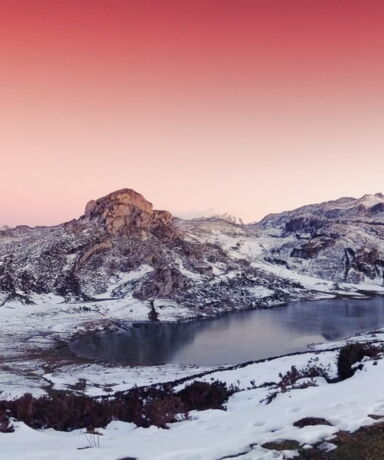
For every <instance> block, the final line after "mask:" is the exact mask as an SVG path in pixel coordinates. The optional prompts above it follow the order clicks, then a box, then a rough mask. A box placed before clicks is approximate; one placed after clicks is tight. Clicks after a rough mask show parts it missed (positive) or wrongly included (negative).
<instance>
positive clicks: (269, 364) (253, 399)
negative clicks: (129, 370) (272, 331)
mask: <svg viewBox="0 0 384 460" xmlns="http://www.w3.org/2000/svg"><path fill="white" fill-rule="evenodd" d="M353 340H354V341H360V342H363V341H367V342H378V343H382V342H384V331H377V332H376V333H371V334H366V335H363V336H359V337H354V338H353ZM344 344H345V341H343V342H337V343H333V344H329V343H328V344H326V345H323V346H320V347H316V348H315V349H313V350H311V351H308V352H305V353H302V354H296V355H292V356H284V357H279V358H274V359H271V360H267V361H263V362H257V363H250V364H246V365H242V366H238V367H237V368H233V367H232V368H226V369H219V370H216V371H215V370H213V371H212V370H211V371H208V373H207V374H206V375H205V376H203V377H199V378H198V380H205V381H211V380H220V381H223V382H226V383H227V384H228V385H231V384H232V385H236V386H237V387H238V388H239V389H240V390H241V391H239V392H237V393H235V394H234V395H233V396H232V397H230V399H229V401H228V404H227V410H226V411H223V410H207V411H201V412H196V411H193V412H191V413H190V418H189V419H188V420H183V421H179V422H177V423H173V424H170V425H169V429H159V428H155V427H151V428H137V427H136V426H135V425H133V424H131V423H123V422H119V421H114V422H112V423H110V424H109V425H108V426H107V427H106V428H105V429H100V430H99V432H100V433H101V435H87V434H86V433H85V431H84V430H75V431H72V432H69V433H64V432H57V431H54V430H51V429H49V430H33V429H31V428H29V427H28V426H26V425H25V424H23V423H21V422H17V421H15V422H14V426H15V432H14V433H7V434H0V458H4V459H7V460H8V459H9V460H16V459H17V460H23V459H25V460H26V459H28V460H44V459H46V460H48V459H49V460H51V459H53V458H56V459H60V460H71V459H94V460H98V459H100V460H117V459H122V458H127V457H128V458H129V457H133V458H137V459H139V460H153V459H158V460H176V459H177V460H210V459H211V460H217V459H224V458H238V459H242V460H245V459H248V460H249V459H284V458H290V457H292V456H294V455H295V451H292V450H291V451H280V452H279V451H275V450H269V449H266V448H263V447H262V445H263V444H265V443H267V442H276V441H283V440H295V441H297V442H298V443H299V444H300V445H301V446H302V447H309V446H310V445H314V444H316V443H319V442H323V443H324V444H323V447H324V448H325V449H330V448H332V438H333V437H334V435H335V433H337V432H338V431H340V430H345V431H350V432H352V431H354V430H356V429H358V428H359V427H360V426H364V425H371V424H373V423H375V422H376V421H377V420H375V419H374V418H372V417H370V415H374V416H383V418H384V394H383V390H382V381H383V380H384V360H383V359H381V358H380V357H379V358H378V359H376V360H372V359H371V360H365V361H364V362H363V367H362V369H361V370H358V371H357V372H356V373H355V375H354V376H353V377H351V378H349V379H347V380H344V381H342V382H339V383H327V381H326V380H325V379H323V378H320V377H317V378H314V379H308V378H305V379H302V380H301V381H299V382H298V383H300V384H304V385H300V386H303V387H304V388H301V389H290V390H289V391H285V392H281V391H280V392H279V393H278V394H277V396H276V397H275V398H274V399H273V400H272V401H271V402H270V403H269V404H268V403H267V402H266V401H265V399H266V398H267V396H268V395H270V394H271V392H273V390H274V389H276V384H277V383H278V382H279V381H280V380H281V377H279V374H283V375H284V374H285V373H286V372H287V371H289V370H290V369H291V366H296V367H297V368H298V369H300V368H303V367H306V366H307V365H308V364H309V365H311V364H312V365H313V364H315V365H316V366H321V367H323V368H324V369H326V370H327V371H328V374H329V375H330V376H331V377H334V376H335V375H336V356H337V353H338V349H339V348H340V347H341V346H342V345H344ZM121 372H123V371H122V370H121ZM157 372H158V370H157ZM170 377H171V378H172V377H173V375H171V376H170ZM192 380H193V377H190V379H189V380H188V381H189V382H190V381H192ZM308 383H310V386H308V385H307V384H308ZM184 384H185V383H180V384H178V386H179V387H180V386H182V385H184ZM313 385H316V386H313ZM306 417H316V418H323V419H325V420H327V421H328V422H329V423H330V425H312V426H305V427H303V428H298V427H295V426H294V425H293V424H294V423H295V422H296V421H298V420H300V419H303V418H306ZM376 418H377V417H376ZM95 445H96V447H95Z"/></svg>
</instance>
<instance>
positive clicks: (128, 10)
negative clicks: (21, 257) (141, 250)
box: [0, 0, 384, 225]
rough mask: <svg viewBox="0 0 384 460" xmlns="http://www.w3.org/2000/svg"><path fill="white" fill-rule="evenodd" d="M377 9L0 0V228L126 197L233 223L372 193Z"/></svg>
mask: <svg viewBox="0 0 384 460" xmlns="http://www.w3.org/2000/svg"><path fill="white" fill-rule="evenodd" d="M383 24H384V2H383V1H382V0H220V1H219V0H168V1H166V0H153V1H149V0H0V130H1V132H0V155H1V163H0V164H1V180H0V200H1V201H0V225H2V224H8V225H15V224H21V223H24V224H29V225H37V224H55V223H60V222H63V221H66V220H69V219H71V218H73V217H78V216H79V215H81V214H82V212H83V209H84V206H85V203H86V202H87V201H88V200H90V199H92V198H97V197H100V196H103V195H105V194H107V193H109V192H111V191H113V190H116V189H119V188H123V187H129V188H133V189H135V190H137V191H138V192H140V193H142V194H143V195H144V196H145V197H146V198H147V199H149V200H150V201H152V202H153V203H154V205H155V207H156V208H164V209H168V210H171V211H172V212H174V213H180V212H184V213H187V214H188V215H193V214H194V213H205V212H208V211H207V210H209V209H214V210H215V212H220V213H222V212H230V213H233V214H235V215H236V216H239V217H242V218H243V219H244V220H246V221H252V220H257V219H260V218H261V217H263V216H264V215H265V214H267V213H269V212H278V211H283V210H286V209H291V208H294V207H297V206H300V205H303V204H308V203H311V202H318V201H325V200H328V199H333V198H338V197H340V196H360V195H363V194H365V193H375V192H379V191H383V192H384V27H383Z"/></svg>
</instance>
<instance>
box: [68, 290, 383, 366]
mask: <svg viewBox="0 0 384 460" xmlns="http://www.w3.org/2000/svg"><path fill="white" fill-rule="evenodd" d="M379 327H384V299H383V298H375V299H369V300H322V301H311V302H293V303H290V304H289V305H288V306H286V307H282V308H275V309H270V310H256V311H249V312H239V313H231V314H227V315H225V316H222V317H220V318H217V319H212V320H194V321H189V322H185V323H161V322H160V323H127V324H125V325H124V329H123V330H121V331H119V332H102V333H100V332H98V333H88V334H84V335H82V336H80V337H78V338H77V339H76V340H74V341H73V342H72V343H71V344H70V345H69V346H70V349H71V350H72V351H73V352H74V353H75V354H76V355H77V356H81V357H84V358H89V359H97V360H101V361H108V362H112V363H120V364H126V365H132V366H136V365H154V364H165V363H180V364H182V363H183V364H198V365H203V366H204V365H206V366H211V365H221V364H235V363H240V362H244V361H248V360H256V359H261V358H268V357H271V356H276V355H280V354H284V353H289V352H293V351H300V350H304V349H305V348H306V347H307V345H308V344H310V343H314V342H315V343H319V342H327V341H331V340H337V339H341V338H345V337H349V336H352V335H354V334H356V333H359V332H363V331H369V330H373V329H376V328H379Z"/></svg>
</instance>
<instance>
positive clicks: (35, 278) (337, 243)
mask: <svg viewBox="0 0 384 460" xmlns="http://www.w3.org/2000/svg"><path fill="white" fill-rule="evenodd" d="M382 226H383V228H382ZM383 240H384V195H382V194H381V193H376V194H374V195H364V196H363V197H361V198H359V199H355V198H349V197H346V198H345V197H344V198H341V199H338V200H333V201H327V202H324V203H319V204H313V205H306V206H303V207H300V208H297V209H295V210H291V211H285V212H283V213H277V214H269V215H267V216H266V217H264V218H263V219H262V220H261V221H259V222H257V223H254V224H243V225H241V224H239V223H236V222H230V221H228V220H226V219H223V218H220V217H215V218H198V219H191V220H186V219H180V218H176V217H173V216H172V215H171V213H169V212H168V211H162V210H155V209H153V205H152V203H150V202H149V201H147V200H146V199H145V198H144V197H143V196H142V195H141V194H139V193H137V192H135V191H134V190H132V189H121V190H118V191H116V192H112V193H110V194H108V195H106V196H104V197H101V198H99V199H97V200H92V201H90V202H88V204H87V205H86V207H85V212H84V214H83V215H82V216H80V218H78V219H74V220H72V221H69V222H66V223H64V224H59V225H55V226H51V227H49V226H47V227H32V228H31V227H27V226H17V227H15V228H13V229H12V228H11V229H10V228H7V229H4V230H0V305H14V304H17V303H26V304H28V303H40V302H42V303H45V302H47V299H52V296H54V298H55V299H56V301H61V302H64V303H71V302H90V301H91V302H92V301H94V302H101V301H111V299H112V300H116V301H119V302H121V303H123V304H124V303H125V304H129V305H133V306H134V307H133V310H134V309H135V308H136V307H137V308H139V305H143V304H145V303H148V302H152V303H153V305H159V306H162V307H164V308H167V309H168V310H169V309H171V310H172V308H173V309H174V311H175V312H177V313H175V316H177V315H180V314H181V315H182V316H183V315H184V314H185V315H187V316H192V317H196V316H212V315H216V314H218V313H222V312H223V311H231V310H237V309H245V308H257V307H268V306H273V305H279V304H282V303H285V302H288V301H290V300H300V299H315V298H328V297H331V296H335V295H337V296H340V295H356V296H358V295H361V294H360V293H359V291H365V292H367V291H371V292H381V290H382V289H383V287H382V286H383V284H384V243H383ZM359 285H361V286H359ZM49 302H51V300H49ZM135 305H136V307H135ZM122 308H124V307H122ZM130 308H131V307H130ZM168 310H167V311H168ZM133 313H134V312H133ZM161 316H162V315H161V314H160V319H161Z"/></svg>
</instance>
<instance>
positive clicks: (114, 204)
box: [84, 189, 172, 234]
mask: <svg viewBox="0 0 384 460" xmlns="http://www.w3.org/2000/svg"><path fill="white" fill-rule="evenodd" d="M84 216H85V218H88V219H91V220H95V221H97V222H99V223H101V224H103V225H104V226H105V227H106V229H107V231H108V232H109V233H111V234H117V233H120V232H124V231H128V230H139V231H140V232H141V233H143V234H145V233H147V232H148V231H151V230H152V229H154V228H157V227H158V226H159V225H167V224H168V223H169V222H170V221H171V219H172V215H171V214H170V213H169V212H167V211H158V210H154V209H153V206H152V203H150V202H149V201H147V200H146V199H145V198H144V197H143V196H142V195H141V194H140V193H137V192H135V191H134V190H131V189H122V190H118V191H116V192H113V193H110V194H109V195H106V196H104V197H102V198H99V199H98V200H96V201H95V200H92V201H90V202H89V203H88V204H87V206H86V208H85V213H84Z"/></svg>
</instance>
